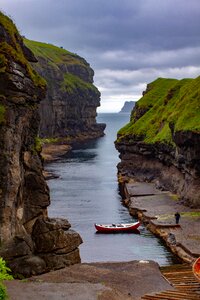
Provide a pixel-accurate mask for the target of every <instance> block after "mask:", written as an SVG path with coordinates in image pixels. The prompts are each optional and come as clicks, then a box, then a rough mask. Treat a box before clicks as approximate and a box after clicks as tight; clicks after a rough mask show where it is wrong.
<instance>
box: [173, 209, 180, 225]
mask: <svg viewBox="0 0 200 300" xmlns="http://www.w3.org/2000/svg"><path fill="white" fill-rule="evenodd" d="M174 216H175V220H176V224H179V220H180V217H181V215H180V214H179V212H176V213H175V215H174Z"/></svg>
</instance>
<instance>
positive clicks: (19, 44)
mask: <svg viewBox="0 0 200 300" xmlns="http://www.w3.org/2000/svg"><path fill="white" fill-rule="evenodd" d="M0 27H3V28H4V30H5V35H4V39H2V41H1V44H0V73H5V72H6V69H7V68H8V67H9V62H10V61H11V60H12V59H13V60H15V62H17V63H19V64H20V65H22V66H23V67H24V68H25V70H26V71H27V74H28V76H29V77H30V78H31V79H32V81H33V83H34V84H35V85H36V86H38V87H42V88H44V87H45V85H46V82H45V80H44V79H43V78H41V77H40V76H39V75H38V74H37V72H36V71H35V70H34V69H33V68H32V67H31V65H30V64H29V63H28V61H27V59H26V58H25V55H24V51H25V49H24V46H23V40H22V37H21V36H20V35H19V32H18V30H17V28H16V26H15V24H14V23H13V21H12V20H11V19H10V18H8V17H7V16H5V15H4V14H3V13H1V12H0Z"/></svg>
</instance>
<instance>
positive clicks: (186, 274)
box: [141, 265, 200, 300]
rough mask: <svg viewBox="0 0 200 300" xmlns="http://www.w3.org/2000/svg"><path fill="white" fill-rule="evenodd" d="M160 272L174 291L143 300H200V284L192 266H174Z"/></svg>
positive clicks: (149, 296) (153, 295)
mask: <svg viewBox="0 0 200 300" xmlns="http://www.w3.org/2000/svg"><path fill="white" fill-rule="evenodd" d="M160 270H161V272H162V274H163V276H164V278H165V279H166V280H167V281H168V282H169V283H170V284H171V285H172V286H173V287H174V290H166V291H163V292H159V293H156V294H146V295H144V296H143V297H142V298H141V299H142V300H181V299H182V300H183V299H184V300H200V282H199V281H198V280H197V279H196V278H195V276H194V274H193V272H192V267H191V266H188V265H173V266H167V267H161V268H160Z"/></svg>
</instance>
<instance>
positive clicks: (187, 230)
mask: <svg viewBox="0 0 200 300" xmlns="http://www.w3.org/2000/svg"><path fill="white" fill-rule="evenodd" d="M125 194H126V197H127V199H128V201H127V202H128V207H129V211H130V213H131V214H132V215H134V216H135V215H137V216H138V217H139V218H140V219H142V220H143V221H144V223H146V224H147V225H148V228H149V229H150V230H151V231H152V232H153V233H155V234H156V235H159V236H160V237H161V238H163V239H164V240H165V242H166V243H167V245H168V246H170V248H171V250H172V251H173V252H174V253H176V254H177V255H178V256H180V257H181V258H182V259H183V260H185V261H186V262H192V261H193V260H194V259H195V258H196V257H199V256H200V209H192V208H189V207H187V206H185V205H183V204H182V203H181V202H180V200H179V199H178V198H177V196H176V195H174V194H171V193H170V192H162V191H160V190H157V189H156V188H155V186H154V184H151V183H138V182H129V183H126V184H125ZM177 211H178V212H179V213H180V214H181V219H180V225H176V224H175V217H174V214H175V213H176V212H177Z"/></svg>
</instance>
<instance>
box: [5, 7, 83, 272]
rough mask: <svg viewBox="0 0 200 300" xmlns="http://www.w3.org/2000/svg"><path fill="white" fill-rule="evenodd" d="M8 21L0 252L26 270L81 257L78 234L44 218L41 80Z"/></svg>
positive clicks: (43, 269)
mask: <svg viewBox="0 0 200 300" xmlns="http://www.w3.org/2000/svg"><path fill="white" fill-rule="evenodd" d="M30 62H32V63H33V62H36V58H35V57H34V55H33V54H32V52H31V51H30V50H29V49H28V48H27V47H26V46H25V45H24V44H23V40H22V38H21V36H20V35H19V33H18V31H17V29H16V27H15V25H14V24H13V22H12V21H11V20H10V19H9V18H8V17H6V16H5V15H3V14H2V13H0V148H1V152H0V245H1V247H0V255H1V256H3V258H5V259H6V260H7V261H8V262H9V265H10V267H11V268H12V270H13V272H14V273H20V274H23V275H25V276H30V275H32V274H38V273H42V272H46V271H48V270H50V269H56V268H60V267H63V266H65V265H68V264H71V263H75V262H80V257H79V250H78V246H79V244H80V243H81V238H80V236H79V235H78V234H77V233H76V232H74V231H72V230H70V229H69V228H70V224H69V223H68V222H67V221H66V220H56V219H50V218H48V214H47V207H48V205H49V204H50V199H49V189H48V187H47V184H46V182H45V180H44V177H43V175H42V165H41V160H40V155H39V153H38V151H37V139H36V137H37V134H38V128H39V113H38V106H39V103H40V100H41V99H43V98H44V97H45V91H46V83H45V81H44V80H43V79H42V78H41V77H40V76H39V75H38V74H37V73H36V72H35V71H34V69H33V68H32V67H31V65H30Z"/></svg>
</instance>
